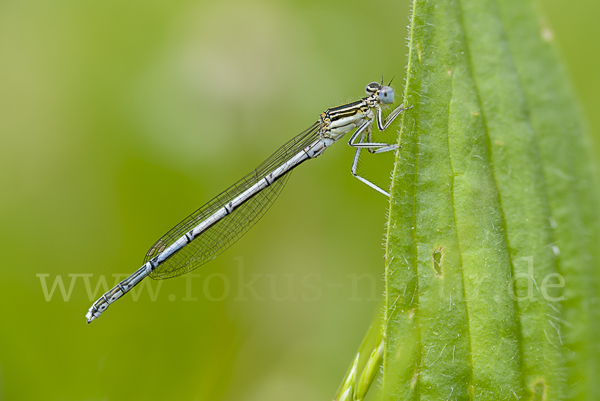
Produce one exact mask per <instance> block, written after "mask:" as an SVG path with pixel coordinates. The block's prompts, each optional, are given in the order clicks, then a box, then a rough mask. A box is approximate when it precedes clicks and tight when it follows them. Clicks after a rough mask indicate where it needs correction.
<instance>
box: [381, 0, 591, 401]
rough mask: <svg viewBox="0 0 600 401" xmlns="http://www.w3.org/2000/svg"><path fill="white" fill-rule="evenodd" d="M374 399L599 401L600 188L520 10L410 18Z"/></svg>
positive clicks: (469, 5) (427, 4)
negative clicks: (379, 380)
mask: <svg viewBox="0 0 600 401" xmlns="http://www.w3.org/2000/svg"><path fill="white" fill-rule="evenodd" d="M413 7H414V9H413V17H412V21H411V26H410V43H409V48H410V50H409V64H408V70H407V82H406V90H405V103H406V104H408V105H412V106H413V109H412V110H409V111H407V112H405V114H404V116H403V119H402V127H401V139H400V144H401V145H402V150H401V151H400V152H399V153H398V158H397V160H396V164H395V168H394V175H393V179H392V191H391V199H390V213H389V222H388V237H387V250H386V261H387V262H386V316H385V322H386V326H385V341H386V345H385V350H384V366H383V392H384V399H390V400H413V399H420V400H423V399H426V400H455V399H458V400H466V399H474V400H509V399H513V400H563V399H572V400H584V399H589V400H597V399H600V380H598V379H597V377H598V375H599V373H600V372H599V369H598V363H599V361H600V347H599V341H598V339H597V338H598V335H597V334H596V333H598V332H599V330H600V314H599V311H598V310H599V309H600V308H599V307H598V298H597V294H598V293H599V292H598V288H599V285H598V283H599V276H600V273H599V272H600V270H599V261H600V255H599V254H598V248H600V247H598V245H599V244H600V241H599V239H600V238H599V237H600V236H599V233H598V223H599V221H598V217H597V213H596V209H597V207H596V206H597V205H598V199H599V197H598V194H597V185H596V181H595V175H594V171H593V165H592V162H591V160H592V158H591V156H590V155H589V154H588V149H589V148H590V146H589V145H588V143H587V139H586V137H585V134H584V131H585V130H584V128H583V124H582V122H581V118H580V116H579V114H578V108H577V105H576V102H575V100H574V96H573V95H572V93H571V89H570V87H569V83H568V79H567V78H566V74H565V73H564V71H563V69H562V66H561V64H560V63H559V61H558V58H557V56H556V52H555V50H554V48H553V45H552V43H551V40H552V34H551V31H550V30H549V28H548V27H546V26H544V25H543V23H542V21H543V20H542V19H541V18H540V16H539V15H538V13H537V11H536V9H535V4H534V3H533V2H532V1H527V0H504V1H499V2H496V1H493V0H460V1H447V0H440V1H426V0H416V1H414V4H413Z"/></svg>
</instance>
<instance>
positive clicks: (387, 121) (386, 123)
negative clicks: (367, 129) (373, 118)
mask: <svg viewBox="0 0 600 401" xmlns="http://www.w3.org/2000/svg"><path fill="white" fill-rule="evenodd" d="M403 106H404V104H401V105H400V106H398V107H396V108H395V109H394V111H392V112H391V113H390V115H389V116H387V118H386V119H385V120H383V121H382V120H381V107H379V106H377V128H379V131H384V130H385V129H386V128H387V127H389V126H390V124H391V123H392V122H393V121H394V120H395V119H396V117H398V116H399V115H400V113H402V112H403V111H404V110H408V109H412V106H410V107H405V108H403Z"/></svg>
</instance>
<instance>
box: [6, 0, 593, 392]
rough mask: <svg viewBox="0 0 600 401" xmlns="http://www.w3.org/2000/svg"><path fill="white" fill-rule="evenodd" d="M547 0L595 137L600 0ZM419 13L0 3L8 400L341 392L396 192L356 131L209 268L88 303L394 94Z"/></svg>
mask: <svg viewBox="0 0 600 401" xmlns="http://www.w3.org/2000/svg"><path fill="white" fill-rule="evenodd" d="M540 8H541V9H542V10H543V11H544V13H545V15H546V17H547V18H546V22H545V23H547V24H548V25H549V26H551V27H552V29H553V32H554V38H555V40H556V42H557V44H558V47H559V49H560V51H561V53H562V54H563V56H564V61H565V65H566V66H567V68H568V70H569V72H570V76H571V79H572V80H573V82H574V88H575V90H576V91H577V93H578V95H579V97H580V99H581V104H582V106H583V111H584V113H585V114H586V115H587V118H588V123H589V126H590V132H591V134H592V136H593V139H594V144H595V148H596V150H598V147H599V146H600V116H599V114H598V112H597V111H596V109H597V108H598V107H599V106H600V74H599V71H600V52H598V44H597V41H598V38H600V25H598V24H597V18H598V16H599V15H600V3H598V2H597V1H592V0H580V1H578V2H564V1H558V0H544V1H542V2H541V3H540ZM409 12H410V3H409V2H408V1H391V0H376V1H370V2H366V1H328V2H323V1H267V0H265V1H221V2H203V1H189V0H176V1H155V0H154V1H153V0H148V1H145V2H139V1H138V2H131V1H123V0H120V1H115V0H103V1H94V2H86V1H84V2H82V1H66V0H55V1H52V2H50V1H22V0H19V1H16V0H5V1H2V2H0V135H1V142H0V152H1V153H0V188H1V191H2V192H1V193H2V195H1V196H0V243H1V244H2V260H1V262H0V266H1V272H2V276H1V277H0V294H1V297H2V302H0V325H1V326H0V400H5V399H6V400H127V399H142V398H143V399H147V400H153V399H157V400H208V399H211V400H261V401H264V400H282V399H285V400H327V399H331V397H332V396H333V393H334V392H335V390H336V388H337V386H338V384H339V381H340V380H341V378H342V376H343V374H344V373H345V371H346V368H347V367H348V365H349V363H350V361H351V359H352V357H353V353H354V352H355V350H356V349H357V347H358V345H359V343H360V340H361V338H362V336H363V334H364V332H365V330H366V329H367V327H368V325H369V321H370V319H371V316H372V313H373V312H374V310H375V309H376V307H377V305H378V298H379V297H380V296H381V292H382V288H383V285H382V284H383V283H382V278H383V259H382V255H383V250H382V241H383V235H384V223H385V220H386V210H387V200H386V199H385V198H384V197H383V196H381V195H379V194H378V193H376V192H375V191H373V190H371V189H369V188H368V187H366V186H365V185H363V184H361V183H359V182H358V181H357V180H356V179H354V178H353V177H352V176H351V175H350V174H349V169H350V163H351V160H352V156H353V152H352V150H351V149H350V148H348V147H347V146H345V145H343V144H341V145H338V146H336V147H334V148H332V149H330V150H329V151H328V152H327V156H324V157H321V158H319V159H317V160H316V161H313V162H310V163H307V164H305V165H303V166H302V167H301V168H299V169H298V170H296V171H295V172H294V173H293V175H292V177H291V179H290V181H289V183H288V185H287V189H286V190H285V191H284V192H283V194H282V195H281V197H280V199H279V200H278V201H277V203H276V204H275V205H274V206H273V208H272V210H271V211H270V212H269V213H268V214H267V215H266V217H265V218H264V219H263V220H262V221H261V222H260V223H259V224H258V225H257V226H256V227H255V228H254V229H253V230H252V231H250V233H249V234H247V235H246V236H245V237H244V238H243V239H242V240H240V241H239V242H238V243H236V244H235V245H234V246H233V247H232V248H230V249H229V250H228V251H227V252H225V253H224V254H222V255H221V256H220V257H219V258H218V259H216V260H214V261H213V262H211V263H209V264H207V265H205V266H203V267H202V268H201V269H199V270H197V271H194V274H196V275H199V276H190V275H188V276H184V277H180V278H176V279H172V280H166V281H160V282H157V281H151V280H148V283H146V284H145V285H144V286H143V287H142V288H141V289H139V290H138V291H137V292H136V293H137V297H136V296H132V295H131V294H130V295H127V296H126V297H125V298H124V299H122V300H121V301H119V302H118V303H117V304H116V305H114V306H112V307H111V308H110V309H109V310H108V311H107V312H106V314H104V315H103V316H102V317H101V319H99V320H98V321H96V322H94V323H93V324H91V325H87V324H86V323H85V318H84V315H85V313H86V311H87V309H88V307H89V306H90V304H91V302H92V301H93V300H95V299H96V298H97V297H98V296H99V295H101V293H102V292H104V291H105V289H106V288H105V287H103V286H102V283H103V282H102V280H106V282H107V283H108V285H109V286H111V287H112V286H113V285H114V282H115V280H121V279H123V278H124V276H126V275H128V274H130V273H131V272H133V271H134V270H135V269H137V268H138V267H139V266H141V264H142V261H143V258H144V255H145V253H146V251H147V249H148V248H149V247H150V246H151V245H152V244H153V243H154V241H156V239H158V238H159V237H160V236H161V235H163V234H164V233H165V232H166V231H167V230H169V229H170V228H171V227H172V226H173V225H175V224H176V223H177V222H179V221H180V220H181V219H182V218H184V217H186V216H187V215H188V214H189V213H191V212H192V211H193V210H195V209H196V208H198V207H199V206H201V205H202V204H203V203H204V202H206V201H207V200H209V199H210V198H212V197H213V196H214V195H216V194H217V193H218V192H220V191H222V190H223V189H225V188H226V187H227V186H229V185H230V184H232V183H233V182H235V181H236V180H237V179H238V178H240V177H241V176H242V175H244V174H246V173H248V172H249V171H250V170H252V169H253V168H254V167H256V166H257V165H258V164H259V163H260V162H261V161H262V160H263V159H264V158H266V157H267V156H268V155H269V154H270V153H271V152H273V151H274V150H276V148H277V147H278V146H280V145H281V144H283V143H284V142H285V141H287V140H288V139H289V138H291V137H292V136H294V135H296V134H297V133H299V132H300V131H301V130H303V129H304V128H306V127H307V126H309V125H310V124H311V123H312V122H314V121H315V120H316V118H317V117H318V114H319V113H320V112H322V111H323V110H324V109H326V108H328V107H332V106H335V105H338V104H341V103H344V102H347V101H351V100H355V99H357V98H358V97H361V96H363V94H364V92H363V90H364V86H365V85H366V84H367V83H368V82H370V81H373V80H379V79H381V75H382V74H383V76H384V78H386V79H389V78H391V77H392V76H395V80H394V86H395V88H396V91H397V93H402V82H403V81H402V79H403V75H404V68H405V60H406V51H407V48H406V46H405V38H406V37H407V29H406V25H407V24H408V15H409ZM380 139H382V140H388V141H393V140H395V133H394V131H391V132H389V133H387V134H385V135H382V136H381V137H380ZM392 162H393V157H392V156H391V155H381V157H376V158H373V157H365V158H364V159H363V165H364V171H365V175H367V176H368V177H373V179H375V180H377V182H379V183H380V184H381V185H387V183H386V182H385V180H386V178H387V177H388V176H389V171H390V170H391V167H392ZM115 275H118V277H117V276H115ZM361 275H364V276H362V278H361ZM86 280H87V281H86ZM61 283H62V285H63V286H64V291H61V287H60V284H61ZM86 283H88V285H87V286H86ZM99 283H100V285H99ZM240 284H242V285H240ZM244 284H245V285H246V286H244ZM98 285H99V287H98ZM148 285H150V289H151V290H152V291H149V287H148ZM94 292H95V293H94ZM153 294H154V295H153ZM134 295H135V294H134Z"/></svg>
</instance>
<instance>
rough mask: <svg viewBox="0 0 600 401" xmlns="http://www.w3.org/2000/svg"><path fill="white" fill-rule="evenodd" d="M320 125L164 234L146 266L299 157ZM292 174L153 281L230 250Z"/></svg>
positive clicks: (182, 253) (148, 255)
mask: <svg viewBox="0 0 600 401" xmlns="http://www.w3.org/2000/svg"><path fill="white" fill-rule="evenodd" d="M318 128H319V125H318V123H315V124H313V125H312V126H311V127H310V128H308V129H307V130H306V131H304V132H302V133H300V134H299V135H297V136H296V137H295V138H293V139H292V140H290V141H288V142H287V143H285V144H284V145H283V146H282V147H280V148H279V149H278V150H277V151H276V152H275V153H273V154H272V155H271V156H270V157H269V158H268V159H267V160H265V161H264V162H263V163H262V164H261V165H260V166H258V167H257V168H256V169H255V170H254V171H252V172H251V173H250V174H248V175H246V176H245V177H243V178H242V179H241V180H239V181H238V182H236V183H235V184H233V185H232V186H231V187H229V188H228V189H227V190H225V191H223V192H221V193H220V194H219V195H217V196H216V197H214V198H213V199H212V200H210V201H208V202H207V203H206V204H205V205H204V206H202V207H201V208H200V209H198V210H196V211H195V212H194V213H192V214H191V215H189V216H188V217H187V218H185V219H184V220H183V221H182V222H181V223H179V224H177V225H176V226H175V227H173V228H172V229H171V230H170V231H169V232H168V233H166V234H165V235H163V236H162V237H161V238H160V239H159V240H158V241H156V243H155V244H154V245H153V246H152V247H151V248H150V249H149V250H148V252H147V253H146V258H145V259H144V263H146V262H148V261H149V260H150V259H152V258H153V257H155V256H158V255H159V254H160V253H161V252H162V251H163V250H164V249H166V248H167V247H168V246H170V245H171V244H173V243H174V242H175V241H177V240H178V239H179V238H181V237H182V236H183V235H185V233H186V232H188V231H190V230H191V229H192V228H194V227H196V226H197V225H198V224H200V223H201V222H202V221H204V220H205V219H206V218H208V217H209V216H211V215H212V214H214V213H215V212H216V211H217V210H219V209H221V208H222V207H223V206H224V205H225V204H227V203H228V202H230V201H231V200H232V199H235V198H236V197H237V196H238V195H240V194H241V193H243V192H244V191H246V190H247V189H248V188H250V187H251V186H252V185H254V184H256V183H257V182H258V181H259V180H261V179H262V178H264V177H265V176H266V175H267V174H269V173H270V172H271V171H273V170H275V169H276V168H277V167H279V166H280V165H281V164H283V162H285V161H286V160H287V159H289V158H290V157H291V156H293V155H295V154H297V153H298V152H299V151H301V150H302V149H304V148H305V147H306V146H308V145H310V144H311V143H313V142H314V141H315V140H317V138H318V131H319V130H318ZM289 175H290V174H289V172H288V173H287V174H285V175H284V176H283V177H281V178H279V179H278V180H277V181H275V182H274V183H272V184H271V185H269V186H268V187H266V188H265V189H263V190H262V191H260V192H259V193H258V194H256V195H255V196H253V197H252V198H250V199H249V200H248V201H246V202H245V203H244V204H242V205H240V206H239V207H238V208H237V209H235V210H234V211H233V212H232V213H231V214H229V215H227V216H225V217H224V218H223V219H221V220H219V221H218V222H217V223H215V224H214V225H212V226H211V227H210V228H208V229H207V230H206V231H204V232H203V233H202V234H200V235H199V236H198V237H196V238H195V239H194V240H193V241H192V242H191V243H189V244H187V245H186V246H185V247H183V248H182V249H181V250H179V251H178V252H177V253H175V254H174V255H173V256H171V257H170V258H169V259H167V260H166V261H165V262H163V263H162V264H161V265H159V266H158V267H157V268H156V270H154V271H153V272H152V273H150V277H152V278H154V279H165V278H170V277H176V276H180V275H182V274H185V273H187V272H189V271H191V270H194V269H196V268H198V267H199V266H201V265H203V264H204V263H206V262H208V261H209V260H212V259H214V258H215V257H216V256H217V255H219V254H220V253H221V252H223V251H224V250H225V249H227V248H229V247H230V246H231V245H233V243H235V242H236V241H237V240H238V239H240V238H241V237H242V236H243V235H244V234H245V233H246V232H247V231H248V230H249V229H250V228H251V227H252V226H254V224H256V222H257V221H258V220H260V218H261V217H262V216H263V215H264V214H265V213H266V211H267V210H269V208H270V207H271V205H272V204H273V202H275V199H277V197H278V196H279V194H280V193H281V190H282V189H283V187H284V186H285V184H286V182H287V180H288V178H289Z"/></svg>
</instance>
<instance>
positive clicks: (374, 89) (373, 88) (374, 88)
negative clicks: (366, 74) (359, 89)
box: [365, 82, 381, 96]
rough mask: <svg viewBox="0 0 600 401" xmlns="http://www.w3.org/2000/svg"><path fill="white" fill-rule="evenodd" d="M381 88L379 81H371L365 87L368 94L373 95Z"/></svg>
mask: <svg viewBox="0 0 600 401" xmlns="http://www.w3.org/2000/svg"><path fill="white" fill-rule="evenodd" d="M379 89H381V85H379V84H378V83H377V82H371V83H370V84H369V85H367V87H366V88H365V93H366V94H367V96H371V95H372V94H374V93H377V91H378V90H379Z"/></svg>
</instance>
